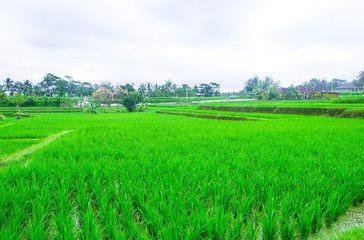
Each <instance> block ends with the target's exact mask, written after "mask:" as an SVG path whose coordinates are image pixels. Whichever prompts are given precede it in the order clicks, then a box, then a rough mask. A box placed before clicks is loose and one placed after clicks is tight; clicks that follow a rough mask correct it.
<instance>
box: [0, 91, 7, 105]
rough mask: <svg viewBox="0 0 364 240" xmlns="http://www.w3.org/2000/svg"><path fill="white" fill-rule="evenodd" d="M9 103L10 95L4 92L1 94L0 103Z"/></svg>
mask: <svg viewBox="0 0 364 240" xmlns="http://www.w3.org/2000/svg"><path fill="white" fill-rule="evenodd" d="M7 101H8V95H6V93H4V92H0V103H6V102H7Z"/></svg>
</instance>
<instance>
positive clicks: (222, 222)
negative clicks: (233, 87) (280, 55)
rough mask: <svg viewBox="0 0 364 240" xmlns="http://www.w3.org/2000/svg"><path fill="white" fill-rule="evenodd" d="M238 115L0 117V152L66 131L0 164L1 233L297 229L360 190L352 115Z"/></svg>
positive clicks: (115, 235) (336, 210)
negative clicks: (239, 118) (242, 118)
mask: <svg viewBox="0 0 364 240" xmlns="http://www.w3.org/2000/svg"><path fill="white" fill-rule="evenodd" d="M190 111H192V110H190ZM206 114H207V113H206ZM236 114H238V113H236ZM241 114H243V113H241ZM249 114H253V115H254V114H255V116H252V115H250V117H256V118H257V117H259V116H260V118H262V119H261V121H243V122H236V121H223V120H213V119H201V118H193V117H185V116H175V115H164V114H156V113H155V112H144V113H131V114H129V113H118V114H114V113H113V114H98V115H84V114H81V113H67V114H64V113H63V114H62V113H43V114H38V116H37V117H34V118H22V119H21V120H19V121H15V120H13V119H7V120H6V121H2V122H0V147H1V153H0V161H1V159H4V158H5V157H6V156H9V155H10V154H12V153H15V152H17V151H20V150H23V149H24V148H26V147H28V146H29V145H27V144H30V145H32V144H36V143H41V142H42V141H44V140H45V139H46V138H47V137H48V136H51V135H53V134H57V133H60V132H63V131H66V130H75V131H73V132H69V133H67V134H65V135H62V136H59V137H58V138H56V139H55V140H54V141H53V142H51V143H50V144H48V145H46V146H44V147H42V148H39V149H38V150H36V151H35V152H33V153H31V154H28V155H24V156H22V157H21V158H20V159H16V160H15V159H14V161H7V162H6V163H3V164H2V165H1V167H0V193H1V197H0V236H1V239H307V238H308V237H309V236H310V235H312V234H314V233H316V232H319V231H320V229H321V228H322V227H323V226H327V227H330V226H331V225H332V224H333V223H334V222H335V221H337V220H338V218H339V216H341V215H342V214H344V213H345V212H346V211H347V210H348V209H349V208H350V207H351V206H353V205H357V204H359V203H361V202H362V201H363V200H364V161H363V159H364V142H363V139H364V120H363V119H340V118H330V117H316V116H288V117H287V115H279V114H263V115H262V114H260V115H259V114H257V113H249ZM249 114H248V115H249ZM270 115H274V117H272V118H269V116H270ZM246 117H249V116H247V115H246ZM263 118H264V119H263ZM9 123H13V124H11V125H6V126H5V124H9ZM1 126H3V127H1ZM31 139H33V140H31ZM33 141H34V143H33ZM20 142H22V143H26V144H25V145H24V144H20ZM5 148H6V150H3V149H5Z"/></svg>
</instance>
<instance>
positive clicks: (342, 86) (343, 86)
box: [336, 83, 358, 89]
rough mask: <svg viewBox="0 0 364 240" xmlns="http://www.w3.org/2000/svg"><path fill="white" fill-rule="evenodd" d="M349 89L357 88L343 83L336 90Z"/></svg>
mask: <svg viewBox="0 0 364 240" xmlns="http://www.w3.org/2000/svg"><path fill="white" fill-rule="evenodd" d="M350 88H358V87H357V86H354V85H353V84H352V83H343V84H341V85H340V86H338V87H337V88H336V89H350Z"/></svg>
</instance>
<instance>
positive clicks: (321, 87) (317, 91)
mask: <svg viewBox="0 0 364 240" xmlns="http://www.w3.org/2000/svg"><path fill="white" fill-rule="evenodd" d="M308 93H309V94H310V97H318V95H320V96H324V95H325V94H326V95H327V97H328V98H333V97H336V98H337V97H339V93H338V92H334V91H331V90H328V89H327V87H326V84H325V83H318V84H316V86H315V87H314V88H313V89H312V90H311V91H309V92H308Z"/></svg>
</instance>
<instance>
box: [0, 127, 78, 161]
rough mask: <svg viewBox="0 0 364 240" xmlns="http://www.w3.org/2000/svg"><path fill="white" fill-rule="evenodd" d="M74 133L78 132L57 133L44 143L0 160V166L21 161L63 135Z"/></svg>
mask: <svg viewBox="0 0 364 240" xmlns="http://www.w3.org/2000/svg"><path fill="white" fill-rule="evenodd" d="M74 131H76V130H68V131H63V132H60V133H56V134H53V135H50V136H48V137H47V138H45V139H44V140H43V141H42V142H40V143H38V144H35V145H32V146H30V147H29V148H27V149H24V150H22V151H19V152H16V153H13V154H10V155H9V156H8V157H5V158H3V159H0V165H3V164H4V163H7V162H10V161H12V160H15V159H19V158H21V157H22V156H24V155H26V154H29V153H32V152H34V151H35V150H37V149H39V148H42V147H44V146H46V145H48V144H50V143H51V142H53V141H54V140H55V139H56V138H58V137H60V136H62V135H65V134H67V133H70V132H74Z"/></svg>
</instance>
